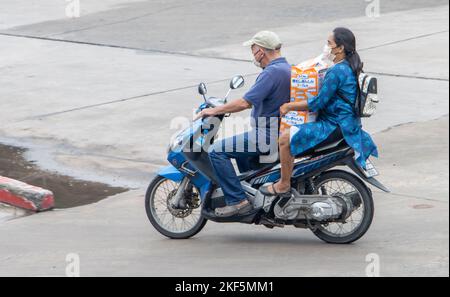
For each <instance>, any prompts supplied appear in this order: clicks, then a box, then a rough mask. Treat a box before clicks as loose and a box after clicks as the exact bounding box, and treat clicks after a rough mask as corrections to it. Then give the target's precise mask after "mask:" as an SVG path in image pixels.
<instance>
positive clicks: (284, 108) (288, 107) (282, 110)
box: [280, 103, 291, 116]
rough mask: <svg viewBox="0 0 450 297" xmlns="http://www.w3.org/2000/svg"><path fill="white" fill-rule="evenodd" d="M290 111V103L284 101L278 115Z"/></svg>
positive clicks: (283, 114)
mask: <svg viewBox="0 0 450 297" xmlns="http://www.w3.org/2000/svg"><path fill="white" fill-rule="evenodd" d="M290 111H291V104H290V103H285V104H283V105H282V106H281V107H280V115H281V116H285V115H286V114H287V113H289V112H290Z"/></svg>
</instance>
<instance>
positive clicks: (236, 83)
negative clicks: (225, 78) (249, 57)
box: [230, 75, 245, 90]
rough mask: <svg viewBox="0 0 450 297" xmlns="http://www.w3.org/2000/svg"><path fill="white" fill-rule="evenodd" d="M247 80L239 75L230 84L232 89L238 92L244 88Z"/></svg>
mask: <svg viewBox="0 0 450 297" xmlns="http://www.w3.org/2000/svg"><path fill="white" fill-rule="evenodd" d="M244 83H245V80H244V78H243V77H242V75H237V76H235V77H233V79H232V80H231V82H230V89H232V90H236V89H239V88H241V87H243V86H244Z"/></svg>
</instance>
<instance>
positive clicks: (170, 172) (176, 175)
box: [157, 165, 184, 183]
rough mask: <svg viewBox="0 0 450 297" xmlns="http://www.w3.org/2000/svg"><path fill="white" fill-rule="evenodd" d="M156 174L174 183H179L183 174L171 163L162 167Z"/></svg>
mask: <svg viewBox="0 0 450 297" xmlns="http://www.w3.org/2000/svg"><path fill="white" fill-rule="evenodd" d="M157 174H158V175H159V176H162V177H165V178H167V179H170V180H172V181H174V182H176V183H180V182H181V181H182V180H183V178H184V174H183V173H181V171H179V170H178V169H176V168H175V167H173V166H172V165H169V166H167V167H164V168H162V169H161V170H160V171H158V173H157Z"/></svg>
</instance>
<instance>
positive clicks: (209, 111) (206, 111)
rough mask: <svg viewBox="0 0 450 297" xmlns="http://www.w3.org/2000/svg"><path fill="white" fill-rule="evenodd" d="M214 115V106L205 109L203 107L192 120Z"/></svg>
mask: <svg viewBox="0 0 450 297" xmlns="http://www.w3.org/2000/svg"><path fill="white" fill-rule="evenodd" d="M215 115H217V113H216V111H215V108H206V109H203V110H202V111H201V112H199V113H198V114H197V115H196V116H195V117H194V121H196V120H198V119H202V118H207V117H213V116H215Z"/></svg>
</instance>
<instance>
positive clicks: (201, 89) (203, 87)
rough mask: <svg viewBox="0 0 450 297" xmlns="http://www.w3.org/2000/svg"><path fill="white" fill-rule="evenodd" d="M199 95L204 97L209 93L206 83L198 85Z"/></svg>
mask: <svg viewBox="0 0 450 297" xmlns="http://www.w3.org/2000/svg"><path fill="white" fill-rule="evenodd" d="M198 93H199V94H200V95H203V96H205V95H206V94H207V93H208V90H207V89H206V85H205V84H204V83H201V84H199V85H198Z"/></svg>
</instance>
